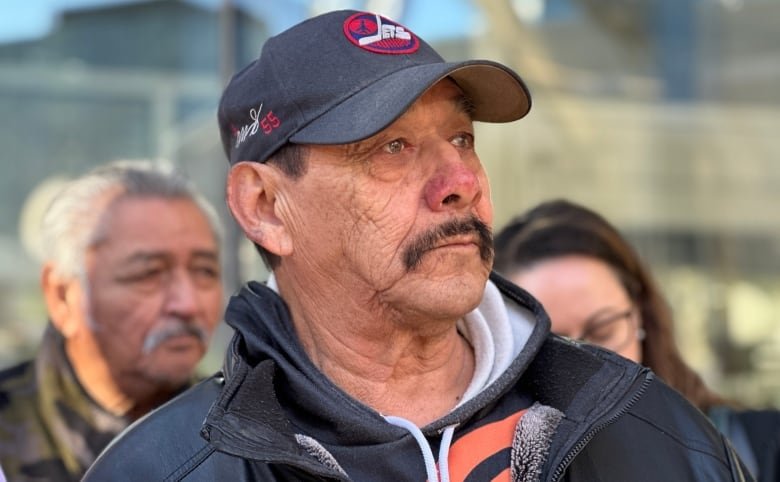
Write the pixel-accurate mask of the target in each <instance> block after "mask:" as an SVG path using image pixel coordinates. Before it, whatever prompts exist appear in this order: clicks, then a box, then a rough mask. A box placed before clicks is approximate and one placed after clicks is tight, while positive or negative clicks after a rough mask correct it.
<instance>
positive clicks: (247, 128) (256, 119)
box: [236, 104, 263, 147]
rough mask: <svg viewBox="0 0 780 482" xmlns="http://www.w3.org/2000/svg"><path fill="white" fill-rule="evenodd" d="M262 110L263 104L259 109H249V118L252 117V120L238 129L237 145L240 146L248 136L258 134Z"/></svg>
mask: <svg viewBox="0 0 780 482" xmlns="http://www.w3.org/2000/svg"><path fill="white" fill-rule="evenodd" d="M262 111H263V104H260V107H258V108H257V109H250V110H249V118H250V119H252V122H251V123H249V124H246V125H243V126H241V129H239V130H238V135H236V147H238V146H240V145H241V143H242V142H244V141H245V140H246V139H247V137H252V136H253V135H255V134H257V130H258V129H259V128H260V112H262Z"/></svg>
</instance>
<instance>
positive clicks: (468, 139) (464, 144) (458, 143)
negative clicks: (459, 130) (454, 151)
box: [452, 133, 474, 149]
mask: <svg viewBox="0 0 780 482" xmlns="http://www.w3.org/2000/svg"><path fill="white" fill-rule="evenodd" d="M452 144H453V145H454V146H455V147H458V148H460V149H471V147H472V146H473V145H474V136H473V135H471V134H467V133H463V134H458V135H457V136H455V137H453V138H452Z"/></svg>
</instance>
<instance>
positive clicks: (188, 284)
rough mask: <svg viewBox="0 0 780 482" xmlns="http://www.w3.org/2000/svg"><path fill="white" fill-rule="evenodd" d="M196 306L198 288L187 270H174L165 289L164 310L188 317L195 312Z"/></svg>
mask: <svg viewBox="0 0 780 482" xmlns="http://www.w3.org/2000/svg"><path fill="white" fill-rule="evenodd" d="M198 306H199V303H198V290H197V287H196V286H195V282H194V280H193V279H192V277H191V276H190V275H189V273H187V272H181V271H176V272H174V274H173V275H172V276H171V278H170V283H169V284H168V289H167V290H166V298H165V309H166V311H167V312H168V313H169V314H174V315H177V316H180V317H182V318H184V319H189V318H191V317H193V316H194V315H195V314H196V313H197V311H198Z"/></svg>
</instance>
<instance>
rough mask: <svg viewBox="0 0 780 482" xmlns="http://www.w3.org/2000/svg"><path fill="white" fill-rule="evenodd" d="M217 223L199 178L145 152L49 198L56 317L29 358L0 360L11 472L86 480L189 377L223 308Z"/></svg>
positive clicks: (0, 416) (1, 413)
mask: <svg viewBox="0 0 780 482" xmlns="http://www.w3.org/2000/svg"><path fill="white" fill-rule="evenodd" d="M220 236H221V228H220V226H219V222H218V219H217V216H216V214H215V211H214V209H213V208H212V207H211V206H210V205H209V204H208V202H207V201H206V200H205V199H204V198H203V197H202V196H201V195H200V194H198V193H197V192H196V191H195V190H194V188H193V187H192V186H191V184H189V183H188V182H187V180H186V179H184V178H183V177H182V176H180V175H178V174H176V173H174V172H172V171H169V170H166V169H163V168H161V167H158V166H155V165H153V164H151V163H149V162H143V161H134V162H131V161H120V162H115V163H112V164H107V165H105V166H100V167H98V168H96V169H94V170H92V171H91V172H89V173H87V174H86V175H84V176H82V177H81V178H78V179H76V180H74V181H72V182H70V183H69V184H68V185H67V186H66V187H65V188H64V189H63V190H62V191H61V192H60V193H59V194H58V196H57V197H55V199H54V200H53V202H52V203H51V205H50V206H49V208H48V210H47V212H46V213H45V215H44V218H43V226H42V237H43V245H44V247H45V250H46V260H45V262H44V264H43V268H42V272H41V286H42V290H43V295H44V299H45V303H46V307H47V311H48V315H49V320H50V323H49V324H48V326H47V328H46V331H45V333H44V336H43V340H42V343H41V346H40V348H39V350H38V352H37V354H36V356H35V359H34V360H31V361H27V362H25V363H22V364H20V365H17V366H15V367H12V368H9V369H6V370H4V371H2V372H0V465H2V467H3V470H4V471H5V473H6V476H7V477H8V478H9V480H14V481H33V480H47V481H59V480H62V481H65V480H80V479H81V477H82V476H83V474H84V472H85V471H86V469H87V467H89V465H90V464H91V463H92V462H93V461H94V459H95V458H96V457H97V455H98V454H99V453H100V451H101V450H102V449H103V448H104V447H105V446H106V445H107V444H108V442H109V441H110V440H111V439H113V438H114V437H115V436H116V435H117V434H118V433H119V432H120V431H122V430H123V429H124V428H126V427H127V426H128V425H129V424H130V423H131V422H133V421H134V420H136V419H138V418H139V417H140V416H142V415H144V414H145V413H147V412H149V411H150V410H152V409H154V408H155V407H157V406H159V405H161V404H162V403H163V402H165V401H167V400H169V399H171V398H172V397H174V396H175V395H177V394H178V393H180V392H182V391H183V390H184V389H185V388H187V387H189V386H190V385H191V384H192V381H193V380H194V379H195V377H194V372H195V367H196V365H197V363H198V362H199V361H200V360H201V358H202V357H203V355H204V354H205V352H206V349H207V347H208V343H209V340H210V338H211V335H212V333H213V331H214V329H215V327H216V325H217V323H218V322H219V320H220V318H221V312H222V285H221V276H220V262H219V241H220Z"/></svg>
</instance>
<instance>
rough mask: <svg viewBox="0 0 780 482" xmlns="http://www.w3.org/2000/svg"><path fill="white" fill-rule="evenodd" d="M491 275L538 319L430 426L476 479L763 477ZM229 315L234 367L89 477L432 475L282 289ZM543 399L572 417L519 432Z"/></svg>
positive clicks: (248, 300) (690, 411)
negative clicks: (307, 338)
mask: <svg viewBox="0 0 780 482" xmlns="http://www.w3.org/2000/svg"><path fill="white" fill-rule="evenodd" d="M491 279H492V281H493V282H494V283H495V284H496V286H497V287H498V288H499V290H500V291H501V293H502V295H503V296H504V298H505V300H506V302H507V303H517V304H518V305H519V306H520V307H521V308H523V309H526V310H528V312H529V313H530V314H532V315H533V316H534V317H535V320H536V322H535V325H534V327H533V331H532V333H531V335H530V338H529V339H528V340H527V342H526V344H525V347H524V348H523V350H522V352H521V353H520V354H519V355H518V356H517V358H516V359H515V360H514V362H513V363H512V364H511V366H510V367H509V368H508V369H507V370H506V371H505V372H504V373H503V374H502V375H501V376H500V377H499V378H498V379H497V380H496V381H495V382H493V383H492V384H491V385H490V386H488V387H487V388H486V389H485V390H483V391H482V392H481V393H480V394H479V395H477V396H476V397H475V398H473V399H471V400H470V401H468V402H466V403H464V404H463V405H462V406H460V407H458V408H457V409H455V410H453V411H452V412H451V413H450V414H448V415H446V416H445V417H443V418H442V419H440V420H437V421H436V422H433V423H432V424H430V425H428V426H427V427H424V428H423V429H422V432H423V433H424V435H425V438H426V439H427V441H428V442H429V443H430V444H431V446H432V447H434V448H436V447H438V446H439V444H440V443H444V442H442V441H441V439H442V432H443V431H444V430H445V428H446V427H455V430H454V436H453V440H452V445H451V449H450V455H451V457H453V458H454V459H456V460H457V461H460V462H459V463H460V466H453V463H452V462H450V465H451V467H450V472H451V473H452V474H457V473H458V471H459V470H460V471H461V472H460V473H462V474H468V478H466V480H475V481H481V480H523V481H525V480H544V481H548V480H565V481H623V480H631V481H643V480H647V481H660V480H664V481H667V480H668V481H678V480H680V481H682V480H685V481H730V480H734V481H739V480H751V479H750V478H749V476H748V475H746V472H745V471H744V469H743V467H742V465H741V463H740V461H739V460H738V458H737V457H736V456H735V455H734V453H733V450H732V449H731V448H730V446H729V444H728V443H727V442H726V441H725V440H724V438H723V437H722V436H721V435H720V434H719V432H717V431H716V430H715V429H714V427H713V426H712V425H711V424H710V422H709V421H708V420H707V419H706V418H705V417H704V416H703V415H702V414H701V413H700V412H699V411H698V410H696V409H695V408H693V407H692V406H691V405H689V404H688V403H687V402H686V401H685V400H684V399H683V398H682V397H681V396H680V395H679V394H678V393H677V392H675V391H673V390H671V389H670V388H668V387H667V386H666V385H664V384H663V383H661V382H660V381H659V380H658V379H657V378H656V377H655V376H654V375H653V374H652V373H651V372H650V371H648V370H647V369H646V368H643V367H640V366H639V365H636V364H633V363H631V362H629V361H627V360H625V359H623V358H621V357H619V356H617V355H614V354H611V353H610V352H607V351H604V350H600V349H598V348H594V347H590V346H587V345H582V344H579V343H574V342H571V341H568V340H565V339H563V338H560V337H557V336H554V335H551V334H550V332H549V320H548V319H547V317H546V315H545V314H544V312H543V310H542V308H541V306H540V305H539V304H538V303H537V302H536V301H535V300H534V299H533V298H532V297H530V296H529V295H528V294H527V293H525V292H524V291H522V290H521V289H519V288H517V287H516V286H514V285H512V284H511V283H509V282H507V281H505V280H503V279H502V278H500V277H498V276H496V275H493V276H492V277H491ZM226 320H227V321H228V323H230V324H231V325H232V326H233V327H234V328H235V329H236V336H235V337H234V339H233V341H232V342H231V344H230V347H229V350H228V354H227V359H226V364H225V368H224V370H223V372H222V373H220V374H217V375H215V376H214V377H212V378H210V379H208V380H206V381H205V382H203V383H201V384H200V385H198V386H196V387H194V388H193V389H191V390H190V391H188V392H187V393H185V394H183V395H182V396H180V397H178V398H177V399H176V400H174V401H172V402H170V403H168V404H167V405H166V406H164V407H162V408H161V409H159V410H157V411H155V412H154V413H152V414H150V415H149V416H147V417H146V418H145V419H143V420H141V421H139V423H137V424H136V425H134V426H133V427H132V428H131V430H129V431H128V432H126V433H125V434H124V435H123V436H121V437H120V438H119V439H118V440H116V441H115V442H114V443H113V444H112V445H111V446H110V447H109V449H108V450H107V451H106V452H105V453H104V454H103V455H102V456H101V457H100V458H99V459H98V461H97V462H96V463H95V464H94V465H93V466H92V468H91V469H90V470H89V472H88V473H87V476H86V477H85V479H84V480H85V481H87V482H91V481H108V480H110V481H120V480H134V481H135V480H146V481H153V480H154V481H156V480H166V481H174V480H186V481H215V480H219V481H222V480H230V481H250V480H252V481H267V480H303V481H306V480H334V481H335V480H340V481H347V480H356V481H364V480H388V481H389V480H425V478H426V472H425V468H424V463H423V456H422V455H421V453H420V445H418V443H416V442H415V440H414V439H413V437H412V436H411V435H410V433H409V432H407V431H405V430H403V429H401V428H399V427H396V426H392V425H390V424H388V423H387V421H386V420H385V419H384V418H383V417H382V416H381V415H380V414H378V413H376V412H375V411H373V410H372V409H370V408H369V407H366V406H364V405H362V404H360V403H359V402H357V401H356V400H354V399H352V398H351V397H349V396H348V395H347V394H345V393H344V392H342V391H341V390H340V389H338V387H336V386H335V385H333V384H332V383H331V382H330V381H329V380H327V379H326V378H325V377H324V376H322V375H321V374H320V373H319V371H317V370H316V369H315V368H314V367H313V365H312V364H311V362H310V361H309V360H308V358H307V357H306V355H305V354H304V353H303V351H302V349H300V346H299V345H298V344H297V342H296V341H295V340H296V339H295V335H294V333H293V331H292V327H291V324H290V322H289V319H288V314H287V310H286V307H285V305H284V302H283V301H282V300H281V299H280V298H279V297H278V296H277V295H276V294H275V293H273V292H272V291H271V290H269V289H268V288H266V287H264V286H262V285H259V284H257V283H251V284H249V285H248V286H247V287H245V288H244V289H243V290H242V292H241V293H239V294H238V295H236V296H235V297H234V298H233V299H232V300H231V302H230V304H229V306H228V311H227V314H226ZM421 389H424V387H421ZM540 404H541V406H543V407H548V408H549V409H550V411H551V412H554V413H560V414H561V415H562V416H561V417H559V418H556V419H555V423H554V425H551V426H552V427H554V430H552V431H550V432H549V433H548V434H544V433H543V434H542V436H541V437H540V440H543V441H545V442H544V443H542V444H539V445H538V446H537V445H533V444H532V445H530V446H529V445H527V444H526V445H523V444H522V441H521V442H520V443H518V441H517V438H516V437H517V433H519V432H520V428H519V427H520V425H521V423H523V421H525V420H531V421H533V420H534V419H532V418H531V417H530V416H529V414H530V413H532V412H533V411H534V409H535V408H536V407H539V406H540ZM550 407H551V408H550ZM551 412H550V413H551ZM513 417H514V418H513ZM518 417H519V418H518ZM516 420H520V422H517V425H516V426H515V421H516ZM530 423H531V422H529V424H530ZM507 424H509V425H507ZM505 426H506V427H508V428H509V430H510V431H509V432H502V431H501V430H506V428H502V427H505ZM527 428H528V427H526V429H527ZM531 428H532V429H533V428H536V427H531ZM512 430H514V431H515V439H514V441H512V440H510V438H511V437H510V435H511V431H512ZM532 431H533V430H532ZM540 431H541V432H544V430H543V428H542V430H540ZM526 432H528V430H526ZM499 433H502V434H503V433H508V434H509V435H507V437H506V438H507V440H508V442H507V443H504V441H503V439H502V440H501V441H500V443H498V442H497V440H498V438H499V437H498V436H497V435H495V436H494V434H499ZM493 446H495V447H493ZM491 447H493V448H491ZM479 451H482V452H484V453H477V452H479ZM433 453H436V450H433ZM455 453H456V455H457V457H456V456H453V455H452V454H455ZM463 460H468V463H465V462H462V461H463ZM439 462H441V461H439ZM469 464H470V465H469ZM465 466H467V467H466V468H465V469H464V467H465ZM510 467H512V469H511V470H510ZM464 470H465V471H464ZM346 474H349V476H347V475H346ZM510 474H512V475H511V477H512V478H510ZM743 474H744V475H743ZM460 477H461V478H458V476H457V475H454V476H453V479H452V480H463V479H464V478H465V477H466V476H465V475H461V476H460Z"/></svg>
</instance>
